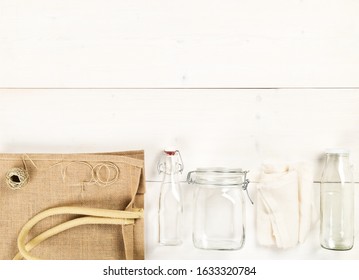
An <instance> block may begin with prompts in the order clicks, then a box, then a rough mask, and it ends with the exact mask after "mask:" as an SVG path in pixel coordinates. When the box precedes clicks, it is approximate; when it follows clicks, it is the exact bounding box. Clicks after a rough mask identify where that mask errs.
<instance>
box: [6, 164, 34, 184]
mask: <svg viewBox="0 0 359 280" xmlns="http://www.w3.org/2000/svg"><path fill="white" fill-rule="evenodd" d="M5 178H6V184H7V185H8V186H9V188H10V189H12V190H19V189H21V188H23V187H24V186H25V185H26V183H27V182H28V181H29V172H27V170H25V169H23V168H18V167H16V168H11V169H10V170H9V171H8V172H7V173H6V176H5Z"/></svg>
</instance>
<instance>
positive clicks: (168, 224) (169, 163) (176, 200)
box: [158, 150, 183, 245]
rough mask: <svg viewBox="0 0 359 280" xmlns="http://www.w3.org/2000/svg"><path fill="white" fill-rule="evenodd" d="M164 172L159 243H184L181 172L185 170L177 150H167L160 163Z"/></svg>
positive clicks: (161, 171)
mask: <svg viewBox="0 0 359 280" xmlns="http://www.w3.org/2000/svg"><path fill="white" fill-rule="evenodd" d="M158 171H159V173H163V174H164V176H163V180H162V185H161V193H160V199H159V212H158V218H159V243H160V244H162V245H180V244H182V213H183V201H182V190H181V186H180V182H179V178H178V177H179V176H178V175H179V173H182V171H183V162H182V158H181V154H180V153H179V151H177V150H165V151H164V153H163V155H162V158H161V160H160V161H159V163H158Z"/></svg>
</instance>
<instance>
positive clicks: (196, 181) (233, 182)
mask: <svg viewBox="0 0 359 280" xmlns="http://www.w3.org/2000/svg"><path fill="white" fill-rule="evenodd" d="M248 172H249V171H247V170H246V171H242V170H233V169H215V168H214V169H200V170H195V171H190V172H188V174H187V183H188V184H199V185H209V186H225V185H227V186H241V187H242V190H244V191H246V193H247V196H248V199H249V201H250V202H251V204H252V205H253V204H254V203H253V200H252V199H251V197H250V195H249V192H248V185H249V183H250V181H249V179H247V173H248ZM197 173H200V174H205V173H217V174H223V173H228V174H239V175H243V182H241V183H239V182H238V181H237V180H236V179H233V178H230V179H227V181H222V182H221V181H220V180H221V179H223V178H221V177H219V178H217V180H216V179H214V180H203V179H201V178H197V177H195V176H193V175H194V174H197Z"/></svg>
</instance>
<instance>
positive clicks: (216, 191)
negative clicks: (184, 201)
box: [187, 168, 249, 250]
mask: <svg viewBox="0 0 359 280" xmlns="http://www.w3.org/2000/svg"><path fill="white" fill-rule="evenodd" d="M246 174H247V171H242V170H241V169H225V168H212V169H197V170H196V171H192V172H190V173H188V176H187V181H188V183H193V184H195V186H196V189H195V194H194V209H193V211H194V213H193V236H192V237H193V244H194V246H195V247H196V248H199V249H216V250H237V249H240V248H242V246H243V244H244V241H245V220H246V219H245V216H246V212H245V200H244V195H243V189H244V190H246V189H247V185H248V182H249V181H248V180H247V179H246Z"/></svg>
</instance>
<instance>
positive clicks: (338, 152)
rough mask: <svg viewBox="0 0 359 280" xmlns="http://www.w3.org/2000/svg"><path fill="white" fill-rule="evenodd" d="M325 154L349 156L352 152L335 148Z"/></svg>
mask: <svg viewBox="0 0 359 280" xmlns="http://www.w3.org/2000/svg"><path fill="white" fill-rule="evenodd" d="M325 153H326V154H330V155H349V153H350V151H349V150H347V149H341V148H333V149H327V150H326V151H325Z"/></svg>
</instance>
